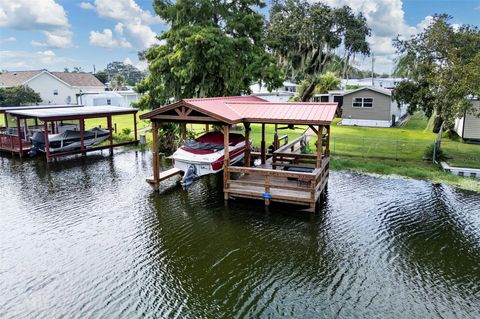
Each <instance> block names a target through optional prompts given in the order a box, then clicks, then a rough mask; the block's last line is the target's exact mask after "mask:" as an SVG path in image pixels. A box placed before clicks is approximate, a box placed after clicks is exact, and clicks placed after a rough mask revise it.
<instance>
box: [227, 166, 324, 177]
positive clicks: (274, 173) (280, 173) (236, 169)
mask: <svg viewBox="0 0 480 319" xmlns="http://www.w3.org/2000/svg"><path fill="white" fill-rule="evenodd" d="M228 170H229V171H230V172H231V173H248V174H256V175H261V176H265V175H270V176H279V177H293V178H298V177H303V178H312V179H314V178H315V177H316V175H317V173H318V172H319V171H320V170H319V169H315V170H314V171H313V172H312V173H298V172H286V171H278V170H273V169H265V168H253V167H250V168H247V167H237V166H230V167H228Z"/></svg>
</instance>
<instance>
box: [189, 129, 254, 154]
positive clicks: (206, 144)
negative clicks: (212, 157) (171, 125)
mask: <svg viewBox="0 0 480 319" xmlns="http://www.w3.org/2000/svg"><path fill="white" fill-rule="evenodd" d="M228 137H229V141H230V144H229V145H230V146H235V145H237V144H238V143H241V142H243V141H245V137H244V136H243V135H242V134H236V133H231V134H229V136H228ZM182 149H183V150H184V151H187V152H190V153H193V154H210V153H215V152H218V151H220V150H223V133H221V132H210V133H207V134H204V135H202V136H200V137H198V138H196V139H194V140H186V141H185V142H184V143H183V146H182Z"/></svg>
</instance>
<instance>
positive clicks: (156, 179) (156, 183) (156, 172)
mask: <svg viewBox="0 0 480 319" xmlns="http://www.w3.org/2000/svg"><path fill="white" fill-rule="evenodd" d="M152 147H153V161H152V166H153V188H154V189H155V190H156V191H158V190H159V188H160V158H159V153H158V123H157V122H156V121H152Z"/></svg>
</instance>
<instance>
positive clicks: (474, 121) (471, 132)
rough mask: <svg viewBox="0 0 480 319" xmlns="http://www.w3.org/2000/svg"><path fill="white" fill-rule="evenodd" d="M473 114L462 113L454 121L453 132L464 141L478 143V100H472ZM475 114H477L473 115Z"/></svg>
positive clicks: (479, 108)
mask: <svg viewBox="0 0 480 319" xmlns="http://www.w3.org/2000/svg"><path fill="white" fill-rule="evenodd" d="M472 104H473V112H470V113H464V114H463V116H462V117H460V118H457V119H456V120H455V128H454V129H455V132H457V134H458V136H460V137H461V138H462V139H464V140H472V141H480V117H477V114H478V113H480V100H478V99H475V100H472ZM474 113H477V114H474Z"/></svg>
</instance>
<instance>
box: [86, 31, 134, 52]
mask: <svg viewBox="0 0 480 319" xmlns="http://www.w3.org/2000/svg"><path fill="white" fill-rule="evenodd" d="M90 44H91V45H94V46H98V47H102V48H110V49H113V48H131V47H132V45H131V44H130V42H128V41H127V40H125V39H124V38H122V37H118V38H114V36H113V32H112V30H110V29H103V31H102V32H97V31H90Z"/></svg>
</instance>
